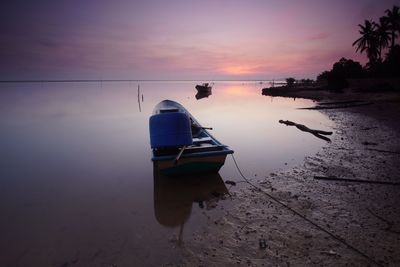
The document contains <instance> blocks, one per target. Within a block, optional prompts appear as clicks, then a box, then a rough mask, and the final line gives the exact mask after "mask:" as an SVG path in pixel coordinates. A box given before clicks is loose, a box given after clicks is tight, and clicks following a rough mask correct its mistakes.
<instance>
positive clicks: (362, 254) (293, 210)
mask: <svg viewBox="0 0 400 267" xmlns="http://www.w3.org/2000/svg"><path fill="white" fill-rule="evenodd" d="M231 155H232V158H233V162H234V163H235V165H236V169H237V170H238V172H239V174H240V176H242V178H243V179H244V180H245V181H246V183H248V184H249V185H251V186H252V187H254V188H255V189H257V190H258V191H260V192H261V193H264V194H265V195H266V196H267V197H269V198H270V199H272V200H273V201H274V202H276V203H278V204H280V205H281V206H283V207H284V208H286V209H287V210H289V211H291V212H293V213H294V214H295V215H297V216H299V217H300V218H302V219H303V220H305V221H306V222H308V223H310V224H311V225H313V226H314V227H315V228H317V229H318V230H320V231H322V232H324V233H326V234H328V235H329V236H330V237H332V238H333V239H335V240H337V241H339V242H340V243H342V244H344V245H345V246H347V247H348V248H349V249H351V250H353V251H354V252H356V253H358V254H359V255H361V256H363V257H364V258H366V259H367V260H369V261H370V262H372V263H374V264H376V265H377V266H383V265H382V264H381V263H379V262H377V261H376V260H375V259H373V258H372V257H370V256H368V255H367V254H365V253H364V252H362V251H360V250H359V249H358V248H356V247H354V246H352V245H350V244H349V243H347V241H346V240H345V239H343V238H341V237H340V236H337V235H335V234H334V233H332V232H330V231H328V230H327V229H325V228H323V227H322V226H320V225H318V224H316V223H315V222H313V221H312V220H310V219H308V218H307V217H306V216H304V215H303V214H301V213H299V212H298V211H296V210H295V209H293V208H291V207H289V206H288V205H287V204H285V203H283V202H282V201H280V200H279V199H277V198H276V197H274V196H272V195H271V194H270V193H268V192H266V191H264V190H263V189H262V188H261V187H259V186H257V185H255V184H253V183H252V182H250V181H249V179H247V178H246V176H244V175H243V173H242V171H241V170H240V168H239V166H238V164H237V162H236V159H235V156H234V155H233V154H231Z"/></svg>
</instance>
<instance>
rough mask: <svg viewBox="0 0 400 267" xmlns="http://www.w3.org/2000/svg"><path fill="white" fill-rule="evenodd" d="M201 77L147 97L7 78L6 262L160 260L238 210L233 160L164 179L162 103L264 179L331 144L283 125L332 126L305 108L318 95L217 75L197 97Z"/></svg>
mask: <svg viewBox="0 0 400 267" xmlns="http://www.w3.org/2000/svg"><path fill="white" fill-rule="evenodd" d="M195 84H196V83H195V82H142V83H140V92H139V97H138V83H136V82H119V83H117V82H115V83H111V82H108V83H106V82H103V83H102V82H98V83H35V84H28V83H27V84H1V85H0V132H1V139H0V147H1V150H0V167H1V169H0V170H1V171H0V173H1V176H0V177H1V180H0V214H1V219H0V222H1V225H0V235H1V237H2V238H1V239H0V248H1V250H2V253H1V255H0V265H2V266H4V264H5V265H10V266H34V265H41V266H53V265H54V266H70V265H71V266H73V265H74V264H76V265H80V264H81V265H85V264H96V265H97V266H103V265H104V266H110V265H111V264H117V263H118V264H122V265H123V264H124V263H125V264H128V263H134V264H141V265H159V264H160V263H163V262H167V261H169V260H170V259H173V258H174V257H176V255H177V254H179V253H180V251H179V249H178V248H177V247H179V244H180V243H181V242H184V241H185V236H190V234H191V233H193V232H195V231H199V229H200V228H201V226H202V225H204V223H205V222H206V220H207V218H209V217H210V216H214V213H216V211H215V206H218V205H219V206H221V205H222V206H224V205H225V206H229V202H230V200H229V197H226V193H227V192H228V191H229V190H228V189H229V188H226V187H225V185H224V181H226V180H233V181H239V180H241V178H240V176H239V174H238V171H237V170H236V168H235V165H234V163H233V160H232V158H231V157H230V156H228V158H227V161H226V163H225V165H224V166H223V167H222V169H221V171H220V173H219V174H218V175H214V176H211V177H210V176H208V177H204V178H203V179H202V178H201V177H192V178H190V177H186V178H187V179H181V180H168V179H164V178H162V177H161V178H160V177H157V175H154V171H153V165H152V162H151V150H150V146H149V133H148V119H149V116H150V115H151V113H152V109H153V107H154V106H155V105H156V104H157V103H158V102H160V101H161V100H163V99H172V100H175V101H177V102H179V103H181V104H182V105H183V106H185V107H186V108H187V109H188V110H189V111H190V112H191V114H192V115H194V116H195V117H196V118H197V120H198V121H200V123H202V124H203V126H210V127H213V130H212V134H213V135H214V136H215V137H216V138H217V139H219V140H220V141H221V142H222V143H224V144H227V145H229V146H230V148H231V149H233V150H234V151H235V158H236V160H237V161H238V164H239V165H240V167H241V170H242V171H243V173H244V174H245V175H246V176H247V177H249V178H251V179H255V180H257V179H259V178H260V177H261V178H262V177H265V176H267V175H268V174H269V173H271V172H274V171H276V170H279V169H284V168H289V167H290V166H293V165H295V164H299V163H301V162H302V160H303V158H304V157H305V156H306V155H312V154H314V153H316V152H317V151H318V150H319V149H320V148H321V147H322V145H323V144H324V142H325V141H323V140H320V139H317V138H315V137H314V136H312V135H310V134H307V133H303V132H300V131H299V130H298V129H296V128H295V127H286V126H284V125H282V124H279V123H278V120H280V119H283V120H292V121H295V122H298V123H302V124H305V125H307V126H309V127H310V128H318V129H327V128H329V127H330V126H331V125H332V122H330V121H329V120H328V119H327V117H325V116H324V115H322V114H321V113H319V112H317V111H310V110H298V109H297V108H300V107H305V106H312V105H313V103H312V102H311V101H308V100H302V99H296V100H293V99H283V98H271V97H266V96H262V95H261V89H262V88H263V85H262V84H259V83H251V82H218V83H215V84H214V86H213V90H212V95H210V96H209V97H207V98H203V99H199V100H197V99H196V97H195V94H196V90H195V89H194V86H195ZM189 178H190V179H189ZM224 194H225V195H224ZM183 226H184V227H183ZM179 237H180V238H179Z"/></svg>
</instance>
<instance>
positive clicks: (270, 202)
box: [171, 91, 400, 266]
mask: <svg viewBox="0 0 400 267" xmlns="http://www.w3.org/2000/svg"><path fill="white" fill-rule="evenodd" d="M323 94H324V95H323V96H322V97H321V96H320V95H317V96H316V95H313V99H316V98H315V97H317V98H318V99H323V100H324V101H340V100H344V99H357V100H360V99H361V100H366V99H368V100H369V101H372V102H373V104H372V105H369V106H361V107H353V108H346V109H334V110H324V111H322V112H323V113H325V114H326V115H327V116H329V118H330V119H331V120H333V121H334V122H335V123H336V124H335V127H334V129H332V130H333V131H334V135H333V136H332V142H331V143H326V145H325V146H324V147H323V148H322V149H321V150H320V151H319V152H318V153H317V154H316V155H314V156H311V157H306V158H305V160H304V163H303V164H302V165H299V166H297V167H295V168H293V169H290V170H285V171H280V172H276V173H265V174H262V175H260V178H259V179H258V181H255V182H254V184H255V185H256V186H257V187H259V188H262V190H263V191H264V192H260V191H258V190H257V189H255V188H253V187H251V186H250V185H249V186H245V187H243V188H241V189H239V188H231V194H232V202H233V205H232V206H231V207H230V208H226V209H224V208H223V207H220V209H221V214H222V215H220V216H217V217H211V216H210V217H209V220H208V223H207V225H206V226H205V227H204V228H203V229H202V231H201V232H197V233H194V234H193V235H192V236H191V237H187V239H186V240H185V243H184V245H183V247H182V250H181V251H182V253H183V255H182V256H183V260H182V261H181V260H179V262H174V263H172V262H171V264H172V265H175V264H180V265H185V266H186V265H187V266H375V265H376V266H379V265H381V266H399V265H400V206H399V205H398V203H399V201H400V190H399V188H400V186H394V185H384V184H366V183H356V182H339V181H325V180H316V179H314V176H315V175H321V176H337V177H342V178H352V179H366V180H378V181H392V182H400V175H399V174H400V168H399V167H398V166H399V164H400V157H399V154H396V153H390V152H397V153H398V152H400V142H399V141H398V140H399V137H400V125H399V123H398V119H399V116H400V105H399V104H400V97H399V94H398V93H393V92H391V93H382V94H377V93H373V94H372V93H368V94H365V93H363V94H361V93H359V92H352V91H348V92H346V93H345V94H326V93H325V92H323ZM299 123H301V122H299ZM299 134H308V133H303V132H300V131H299ZM384 151H386V152H384ZM270 196H272V197H273V198H274V199H277V200H278V201H280V202H281V204H279V203H277V202H276V201H275V200H274V199H272V198H271V197H270ZM282 203H283V204H284V205H286V206H287V207H289V208H290V209H292V210H290V209H287V208H285V207H284V206H282ZM293 210H294V211H295V212H297V213H298V214H295V213H294V212H293Z"/></svg>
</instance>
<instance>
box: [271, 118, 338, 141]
mask: <svg viewBox="0 0 400 267" xmlns="http://www.w3.org/2000/svg"><path fill="white" fill-rule="evenodd" d="M279 123H282V124H285V125H286V126H296V128H297V129H299V130H300V131H303V132H308V133H311V134H313V135H314V136H316V137H318V138H320V139H323V140H325V141H327V142H330V141H331V139H329V138H328V137H326V136H324V135H331V134H332V132H327V131H321V130H315V129H310V128H308V127H307V126H305V125H303V124H298V123H295V122H292V121H287V120H286V121H284V120H279Z"/></svg>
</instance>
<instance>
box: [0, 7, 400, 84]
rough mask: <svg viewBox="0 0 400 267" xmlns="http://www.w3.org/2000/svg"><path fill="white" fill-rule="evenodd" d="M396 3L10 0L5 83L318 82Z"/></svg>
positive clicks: (0, 14) (2, 43) (1, 55)
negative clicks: (367, 23) (363, 28)
mask: <svg viewBox="0 0 400 267" xmlns="http://www.w3.org/2000/svg"><path fill="white" fill-rule="evenodd" d="M399 2H400V1H399V0H379V1H378V0H351V1H349V0H332V1H330V0H329V1H328V0H327V1H322V0H292V1H289V0H247V1H244V0H240V1H236V0H229V1H228V0H225V1H222V0H219V1H218V0H214V1H212V0H201V1H195V0H192V1H188V0H186V1H185V0H182V1H176V0H168V1H161V0H160V1H153V0H148V1H106V0H88V1H74V0H71V1H66V0H65V1H54V0H51V1H40V0H39V1H20V0H16V1H3V2H2V6H1V9H0V80H23V79H199V80H215V79H280V78H285V77H289V76H293V77H296V78H313V79H315V77H316V76H317V75H318V74H319V73H320V72H322V71H323V70H327V69H330V68H331V66H332V64H333V63H334V62H335V61H337V60H339V59H340V58H341V57H347V58H352V59H355V60H358V61H361V63H363V64H364V63H365V61H366V59H365V57H364V56H363V55H359V54H356V53H355V49H354V47H352V46H351V44H352V43H353V41H354V40H356V39H357V38H358V37H359V35H358V26H357V25H358V24H359V23H363V21H364V20H365V19H374V20H376V19H377V18H379V17H380V16H382V15H384V11H385V10H386V9H391V8H392V6H393V5H395V4H396V5H399Z"/></svg>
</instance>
